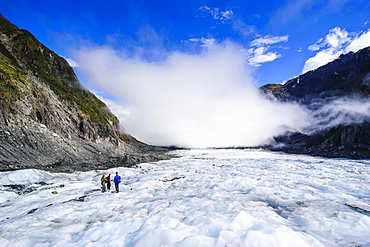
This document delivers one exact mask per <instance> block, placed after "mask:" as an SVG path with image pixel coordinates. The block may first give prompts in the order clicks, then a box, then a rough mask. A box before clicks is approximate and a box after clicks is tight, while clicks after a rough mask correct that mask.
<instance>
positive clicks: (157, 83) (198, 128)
mask: <svg viewBox="0 0 370 247" xmlns="http://www.w3.org/2000/svg"><path fill="white" fill-rule="evenodd" d="M242 50H243V49H242V47H239V46H237V45H235V44H234V43H231V42H225V43H223V44H217V45H214V46H212V47H209V48H207V49H204V50H203V52H201V53H200V54H189V53H182V52H173V53H172V54H170V55H169V56H168V57H167V58H166V59H165V60H161V61H159V62H148V61H147V60H145V59H141V58H137V57H135V58H130V57H128V56H127V55H125V53H123V52H117V51H115V50H113V49H111V48H108V47H95V48H91V49H83V50H80V51H79V52H78V54H76V59H77V61H78V63H79V65H80V66H79V68H78V69H79V72H80V73H82V74H84V75H85V78H86V79H88V80H89V82H91V83H93V84H90V87H95V88H98V89H99V90H103V91H105V92H107V93H108V94H110V95H112V96H114V97H115V98H117V99H119V100H120V101H121V102H125V107H124V108H125V109H129V111H127V110H126V111H123V113H122V116H121V114H117V115H118V117H119V118H120V120H121V122H122V124H123V125H124V126H125V128H126V129H127V131H128V132H129V133H130V134H132V135H133V136H135V137H136V138H138V139H139V140H142V141H144V142H147V143H150V144H157V145H182V146H191V147H208V146H254V145H259V144H262V143H265V142H268V141H269V140H270V138H271V137H272V136H275V135H278V134H280V133H282V132H284V131H285V130H287V129H300V128H303V127H304V126H305V124H306V123H307V122H308V121H306V120H305V119H306V118H307V115H306V112H305V111H304V110H303V109H301V108H300V106H298V105H295V104H283V103H273V102H271V101H269V100H267V99H265V98H264V97H262V96H261V95H260V94H259V92H258V90H257V88H256V87H255V86H254V80H253V76H252V73H253V70H252V69H251V68H250V67H249V66H248V65H247V64H246V60H245V54H244V53H245V52H243V51H242ZM259 52H260V53H261V54H265V53H264V51H262V50H259ZM115 108H116V106H115ZM112 111H113V112H115V110H114V109H112Z"/></svg>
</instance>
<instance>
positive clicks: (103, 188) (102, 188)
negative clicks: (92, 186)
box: [100, 175, 107, 192]
mask: <svg viewBox="0 0 370 247" xmlns="http://www.w3.org/2000/svg"><path fill="white" fill-rule="evenodd" d="M100 180H101V186H102V187H101V192H106V191H107V189H106V187H105V184H106V183H107V181H106V180H105V175H102V176H101V179H100Z"/></svg>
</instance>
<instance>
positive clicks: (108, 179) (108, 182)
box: [105, 174, 111, 191]
mask: <svg viewBox="0 0 370 247" xmlns="http://www.w3.org/2000/svg"><path fill="white" fill-rule="evenodd" d="M105 181H107V189H108V191H110V186H111V178H110V174H109V175H108V177H107V178H106V179H105Z"/></svg>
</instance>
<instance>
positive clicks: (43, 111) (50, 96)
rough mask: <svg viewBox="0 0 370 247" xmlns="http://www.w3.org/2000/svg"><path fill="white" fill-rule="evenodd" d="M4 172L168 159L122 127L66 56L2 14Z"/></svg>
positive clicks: (0, 145) (0, 154)
mask: <svg viewBox="0 0 370 247" xmlns="http://www.w3.org/2000/svg"><path fill="white" fill-rule="evenodd" d="M0 109H1V112H0V171H6V170H14V169H23V168H38V169H45V170H52V171H63V172H65V171H75V170H90V169H103V168H109V167H115V166H130V165H133V164H136V163H139V162H148V161H153V160H158V159H163V158H168V156H167V155H165V154H164V153H165V152H166V151H167V150H165V149H161V148H157V147H152V146H148V145H146V144H143V143H141V142H139V141H137V140H136V139H134V138H133V137H132V136H130V135H128V134H127V133H125V132H124V131H123V130H122V129H121V128H120V123H119V121H118V119H117V118H116V117H115V116H114V115H113V114H112V113H111V112H110V111H109V109H108V108H107V107H106V105H105V104H104V103H103V102H101V101H100V100H99V99H97V98H96V96H95V95H93V94H92V93H90V92H89V91H88V90H86V89H85V88H83V87H82V85H81V84H80V83H79V81H78V79H77V77H76V75H75V73H74V71H73V69H72V68H71V67H70V66H69V64H68V63H67V61H66V60H65V59H64V58H62V57H60V56H58V55H57V54H55V53H54V52H53V51H51V50H49V49H48V48H47V47H45V46H44V45H42V44H41V43H40V42H38V41H37V39H36V38H35V37H34V36H33V35H32V34H31V33H29V32H28V31H26V30H21V29H18V27H17V26H15V25H13V24H12V23H10V22H9V21H7V20H6V19H5V18H4V17H3V16H1V15H0Z"/></svg>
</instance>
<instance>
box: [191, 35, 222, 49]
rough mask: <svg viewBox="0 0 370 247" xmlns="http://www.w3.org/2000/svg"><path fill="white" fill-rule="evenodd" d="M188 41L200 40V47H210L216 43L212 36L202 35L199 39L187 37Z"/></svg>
mask: <svg viewBox="0 0 370 247" xmlns="http://www.w3.org/2000/svg"><path fill="white" fill-rule="evenodd" d="M189 41H192V42H201V43H202V45H201V46H200V47H212V46H214V45H216V44H217V41H216V39H214V38H204V37H202V38H200V39H197V38H192V39H189Z"/></svg>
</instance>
